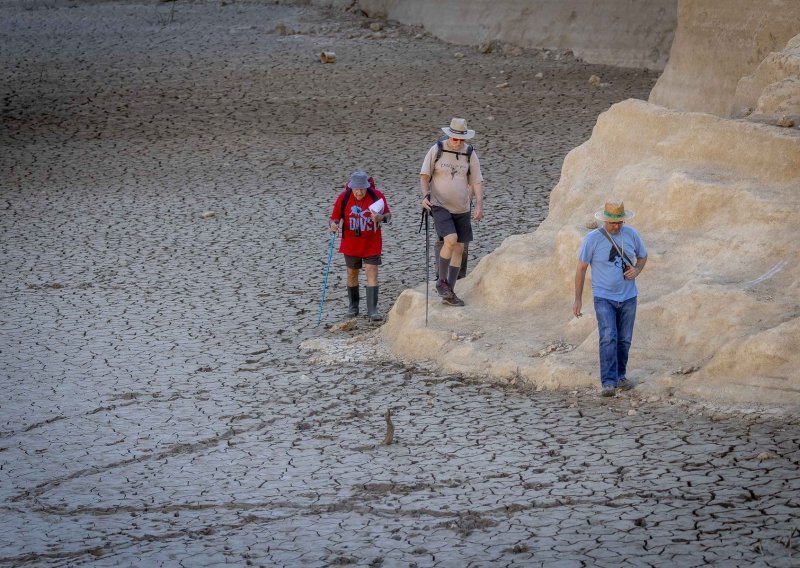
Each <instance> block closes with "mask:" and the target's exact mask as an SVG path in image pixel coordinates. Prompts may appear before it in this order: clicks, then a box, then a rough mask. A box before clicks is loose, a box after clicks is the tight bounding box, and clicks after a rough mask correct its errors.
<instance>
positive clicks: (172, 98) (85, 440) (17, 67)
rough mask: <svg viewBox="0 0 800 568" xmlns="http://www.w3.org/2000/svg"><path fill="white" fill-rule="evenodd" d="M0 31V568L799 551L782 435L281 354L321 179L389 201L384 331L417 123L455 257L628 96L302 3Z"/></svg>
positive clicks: (79, 8) (293, 335) (677, 562)
mask: <svg viewBox="0 0 800 568" xmlns="http://www.w3.org/2000/svg"><path fill="white" fill-rule="evenodd" d="M173 10H174V11H173ZM0 15H1V16H2V17H0V35H2V38H3V47H4V48H3V49H2V50H0V60H2V66H1V67H0V94H1V95H2V101H3V102H2V123H3V124H2V130H0V143H1V144H2V149H3V150H2V153H0V175H1V176H2V178H0V183H1V185H0V191H2V203H0V206H1V207H0V210H1V211H2V213H0V214H1V215H2V240H1V241H0V248H1V250H2V256H3V268H2V273H1V274H0V285H1V286H2V288H1V292H0V293H2V297H3V302H2V318H0V320H2V321H1V322H0V329H2V333H1V334H0V368H2V373H0V386H1V387H2V390H3V397H2V403H0V410H1V411H2V412H1V414H2V419H1V420H0V471H1V472H2V475H0V498H2V515H1V516H0V564H3V565H9V566H24V565H52V566H72V565H78V564H96V565H103V566H144V565H147V566H155V565H168V566H177V565H183V566H214V565H222V564H226V563H233V564H236V565H264V566H275V565H286V566H297V565H306V566H329V565H348V564H352V565H362V566H363V565H369V566H381V565H383V566H413V565H417V566H463V565H475V566H485V565H490V564H492V565H540V564H544V565H553V564H554V563H555V562H560V564H558V565H559V566H582V565H583V566H624V565H632V566H648V565H657V566H699V565H702V564H706V563H713V562H719V563H720V564H721V565H726V566H735V565H739V566H752V565H764V566H792V565H797V564H798V562H800V551H799V550H798V546H799V545H800V533H799V532H798V528H799V527H798V524H800V523H798V521H797V503H798V496H800V473H798V460H799V459H800V452H798V437H800V436H799V434H798V433H799V432H800V430H798V425H797V421H796V419H795V418H792V417H780V416H777V415H764V414H760V413H756V412H753V413H750V414H741V413H721V412H710V411H704V412H700V411H699V410H698V409H694V410H692V409H691V408H686V407H678V406H675V405H672V404H669V402H668V401H655V400H651V401H649V402H648V401H643V400H638V399H637V398H636V397H635V392H634V393H633V394H631V395H626V396H620V397H617V398H614V399H611V400H606V399H600V398H598V397H597V396H596V393H594V392H584V391H574V392H535V391H532V390H530V389H526V388H523V387H520V386H511V385H508V384H503V385H499V384H492V383H487V382H481V381H478V380H471V379H466V378H463V377H459V376H440V375H437V374H436V373H433V372H431V371H430V370H427V369H423V368H421V367H410V366H404V365H403V364H401V363H387V362H363V361H357V360H353V362H351V363H345V364H338V363H326V362H324V361H317V360H315V359H311V357H310V355H309V354H308V353H307V352H304V351H301V350H299V348H298V346H299V344H300V343H301V342H302V341H304V340H307V339H312V338H316V337H319V336H321V335H324V334H325V333H326V332H325V331H324V330H323V329H322V327H316V326H315V325H314V323H315V321H316V314H317V309H318V302H319V293H320V289H321V284H322V272H323V269H324V264H325V259H326V252H327V243H328V235H327V234H326V233H325V232H324V220H325V218H326V215H327V212H328V209H329V207H331V205H332V203H333V200H334V198H335V195H336V192H337V191H338V187H339V186H340V184H341V183H342V182H343V180H345V179H346V176H347V174H349V173H350V171H352V170H354V169H356V168H365V169H367V170H368V171H370V173H374V174H375V176H376V177H377V178H378V180H379V181H380V185H382V186H383V187H385V188H386V190H387V195H388V197H389V199H390V203H391V204H392V206H393V209H394V210H395V223H394V224H393V225H392V226H391V227H390V228H388V229H387V235H386V254H385V260H386V264H385V265H384V267H383V268H382V272H381V307H382V309H383V310H384V311H385V310H386V309H387V308H388V306H389V305H390V303H391V302H392V301H393V299H394V298H396V297H397V295H398V294H399V293H400V291H401V290H402V289H404V288H406V287H409V286H415V285H417V284H418V283H419V281H420V280H421V278H422V274H423V271H422V269H421V267H420V265H419V264H420V263H419V260H420V258H421V255H422V249H421V244H422V240H421V238H420V236H419V235H418V234H417V233H416V229H417V226H416V225H417V221H418V219H417V214H416V212H417V209H416V207H417V196H416V191H417V190H416V182H417V175H416V174H417V171H418V167H419V163H420V161H421V159H422V155H423V153H424V150H425V148H426V147H427V145H428V144H430V143H431V141H432V140H433V139H434V138H435V137H436V136H437V133H438V126H440V125H442V124H446V121H447V120H448V119H449V117H450V116H451V115H456V114H463V115H466V116H467V117H468V118H469V119H470V126H471V127H474V128H476V129H477V130H478V133H479V136H478V138H476V144H477V147H478V150H479V151H480V152H481V156H482V159H483V162H484V164H485V166H484V167H485V171H486V176H487V184H486V186H487V195H488V197H487V204H486V205H487V218H486V220H485V221H484V222H482V223H481V224H480V225H479V226H478V228H477V230H476V234H477V235H476V236H477V240H476V242H475V244H474V246H473V247H471V254H472V255H473V257H472V261H473V262H475V261H476V260H477V259H478V258H480V257H481V256H482V255H484V254H485V253H486V252H488V251H490V250H492V249H493V248H495V247H496V246H498V245H499V243H500V242H501V241H502V240H503V239H504V238H505V237H506V236H508V235H510V234H514V233H520V232H526V231H530V230H532V229H533V228H535V227H536V226H537V224H538V223H539V222H540V221H541V220H542V219H543V218H544V216H545V215H546V205H547V198H548V193H549V191H550V189H551V188H552V187H553V186H554V185H555V183H556V181H557V178H558V175H559V169H560V166H561V162H562V159H563V157H564V155H565V154H566V153H567V152H568V151H569V150H570V149H571V148H573V147H575V146H577V145H578V144H580V143H581V142H582V141H583V140H585V139H586V138H587V137H588V136H589V133H590V131H591V128H592V126H593V124H594V121H595V118H596V116H597V115H598V113H600V112H602V111H603V110H605V109H606V108H607V107H608V106H609V105H610V104H612V103H613V102H616V101H618V100H621V99H624V98H628V97H631V96H633V97H639V98H644V97H646V96H647V93H648V92H649V89H650V88H651V87H652V84H653V81H654V79H655V75H654V74H652V73H647V72H641V71H633V70H621V69H614V68H610V67H600V66H589V65H584V64H582V63H580V62H576V61H573V60H570V59H569V58H562V59H561V60H555V59H554V58H553V57H546V56H545V55H544V54H537V53H525V54H523V55H521V56H518V57H506V56H503V55H502V54H498V53H494V54H481V53H479V52H477V51H476V50H472V49H467V48H458V47H454V46H449V45H446V44H443V43H441V42H438V41H435V40H433V39H431V38H430V37H428V36H426V35H424V34H421V32H420V30H415V29H409V28H399V27H397V26H395V25H393V24H391V23H389V24H388V25H387V26H386V28H385V29H383V30H381V31H380V34H382V35H383V36H385V37H383V38H382V39H375V38H373V37H371V36H373V31H371V30H370V28H369V22H367V21H365V20H362V19H360V18H358V17H357V16H355V15H349V14H343V13H339V12H326V11H321V10H317V9H311V8H308V7H290V6H272V5H269V6H267V5H260V4H257V3H248V4H239V3H230V4H227V5H222V4H220V3H212V2H206V3H202V2H197V3H184V2H180V3H177V4H175V5H174V7H173V6H171V5H169V4H157V5H154V4H144V3H125V2H119V3H104V2H92V3H72V2H63V1H59V0H50V1H41V2H33V1H21V0H20V1H8V2H4V3H3V4H2V6H0ZM279 23H283V25H284V27H286V28H287V29H289V30H292V31H299V32H300V33H298V34H289V35H280V34H279V33H276V31H275V30H276V28H279V26H278V24H279ZM376 27H377V26H376ZM417 36H419V37H417ZM323 49H325V50H332V51H335V52H336V55H337V62H336V63H335V64H331V65H323V64H321V63H320V62H319V60H318V54H319V52H320V51H322V50H323ZM456 52H460V53H462V54H463V57H455V56H454V54H455V53H456ZM537 73H541V74H542V77H541V78H537V77H536V75H537ZM593 74H595V75H598V76H600V77H602V80H603V85H601V86H598V87H594V86H592V85H589V84H588V83H587V80H588V78H589V77H590V76H591V75H593ZM502 83H507V84H508V86H507V87H502V88H498V87H497V85H500V84H502ZM518 203H522V204H524V207H523V208H522V209H520V208H519V207H518V206H517V204H518ZM208 211H213V212H214V213H215V214H214V215H213V216H207V218H203V217H202V214H203V213H204V212H208ZM335 262H336V264H335V265H334V269H333V270H332V273H331V282H330V289H329V293H328V301H327V305H326V310H325V316H324V317H325V322H327V323H332V322H335V321H338V320H339V319H340V316H341V315H342V314H343V313H344V310H345V303H344V296H345V290H344V280H343V273H344V270H343V267H342V264H341V258H338V256H337V258H335ZM565 305H567V304H565ZM567 309H568V306H567ZM358 327H359V329H357V330H355V331H354V332H352V333H353V334H354V335H355V336H357V334H359V333H363V332H364V331H365V330H369V329H370V327H369V326H368V324H367V323H366V320H365V319H364V318H360V319H359V320H358ZM364 341H368V339H364ZM387 409H391V410H392V420H393V423H394V427H395V432H394V437H393V443H392V444H391V445H388V446H387V445H382V444H381V441H382V440H383V437H384V435H385V433H386V423H385V420H384V415H385V412H386V410H387ZM631 411H634V412H631Z"/></svg>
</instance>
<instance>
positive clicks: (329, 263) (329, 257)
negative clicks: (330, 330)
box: [317, 233, 336, 325]
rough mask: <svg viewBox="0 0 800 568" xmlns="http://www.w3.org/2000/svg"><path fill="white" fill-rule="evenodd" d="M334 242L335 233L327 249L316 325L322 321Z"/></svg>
mask: <svg viewBox="0 0 800 568" xmlns="http://www.w3.org/2000/svg"><path fill="white" fill-rule="evenodd" d="M335 241H336V233H333V234H332V235H331V246H330V247H329V248H328V264H327V265H326V266H325V283H324V284H323V285H322V299H321V300H320V302H319V314H318V315H317V325H319V322H320V320H321V319H322V307H323V306H324V305H325V291H326V290H327V289H328V272H330V270H331V257H332V256H333V243H334V242H335Z"/></svg>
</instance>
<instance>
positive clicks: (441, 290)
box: [436, 280, 453, 298]
mask: <svg viewBox="0 0 800 568" xmlns="http://www.w3.org/2000/svg"><path fill="white" fill-rule="evenodd" d="M436 292H437V293H438V294H439V295H440V296H441V297H442V298H444V297H445V296H449V295H450V294H452V293H453V291H452V290H451V289H450V284H448V283H447V280H439V281H437V282H436Z"/></svg>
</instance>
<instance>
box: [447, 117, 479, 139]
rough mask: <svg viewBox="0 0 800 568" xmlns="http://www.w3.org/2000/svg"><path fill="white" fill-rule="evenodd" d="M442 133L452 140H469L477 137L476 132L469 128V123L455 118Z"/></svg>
mask: <svg viewBox="0 0 800 568" xmlns="http://www.w3.org/2000/svg"><path fill="white" fill-rule="evenodd" d="M442 132H444V133H445V134H447V135H448V136H449V137H450V138H460V139H462V140H467V139H469V138H472V137H473V136H475V131H474V130H470V129H469V128H467V121H466V120H464V119H463V118H454V119H453V120H451V121H450V126H443V127H442Z"/></svg>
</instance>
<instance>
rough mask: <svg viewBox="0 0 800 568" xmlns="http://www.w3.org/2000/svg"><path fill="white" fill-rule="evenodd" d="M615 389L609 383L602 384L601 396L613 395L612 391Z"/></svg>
mask: <svg viewBox="0 0 800 568" xmlns="http://www.w3.org/2000/svg"><path fill="white" fill-rule="evenodd" d="M616 390H617V389H615V388H614V387H612V386H611V385H603V391H602V392H603V396H614V393H615V392H616Z"/></svg>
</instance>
